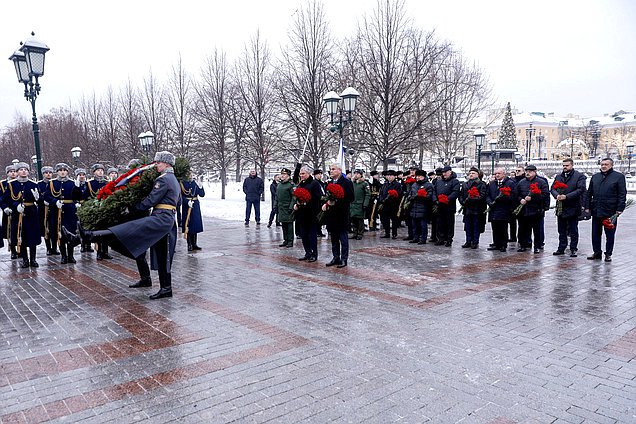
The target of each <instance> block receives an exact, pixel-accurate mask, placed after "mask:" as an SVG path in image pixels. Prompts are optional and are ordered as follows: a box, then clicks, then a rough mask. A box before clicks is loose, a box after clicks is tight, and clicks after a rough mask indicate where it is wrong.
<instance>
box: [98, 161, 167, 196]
mask: <svg viewBox="0 0 636 424" xmlns="http://www.w3.org/2000/svg"><path fill="white" fill-rule="evenodd" d="M154 165H155V163H154V162H153V163H151V164H149V165H144V166H142V167H139V168H133V169H131V170H130V171H128V172H126V173H124V174H121V175H120V176H119V177H117V179H116V180H115V181H110V182H109V183H108V184H106V185H105V186H104V187H102V188H101V189H100V190H99V192H98V193H97V199H98V200H106V199H107V198H109V197H110V196H112V195H113V194H114V193H115V192H116V191H119V190H125V189H126V187H128V186H133V185H135V184H137V183H138V182H139V178H141V172H143V171H145V170H147V169H150V168H153V167H154ZM133 174H135V175H133ZM131 175H132V178H130V179H129V177H130V176H131ZM122 181H124V182H123V183H122Z"/></svg>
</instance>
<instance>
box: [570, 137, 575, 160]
mask: <svg viewBox="0 0 636 424" xmlns="http://www.w3.org/2000/svg"><path fill="white" fill-rule="evenodd" d="M570 159H574V131H570Z"/></svg>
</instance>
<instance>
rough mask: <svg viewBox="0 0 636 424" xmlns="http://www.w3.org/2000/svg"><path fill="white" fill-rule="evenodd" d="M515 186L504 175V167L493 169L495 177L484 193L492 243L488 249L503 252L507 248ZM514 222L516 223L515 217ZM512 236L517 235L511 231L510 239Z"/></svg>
mask: <svg viewBox="0 0 636 424" xmlns="http://www.w3.org/2000/svg"><path fill="white" fill-rule="evenodd" d="M515 186H516V183H515V180H513V179H512V178H510V177H508V176H507V175H506V170H505V169H504V168H497V169H495V179H494V180H492V181H491V182H490V183H489V184H488V193H487V195H486V202H487V203H488V206H489V208H490V211H489V212H488V220H489V221H490V225H491V227H492V245H491V246H490V247H488V250H498V251H500V252H505V251H506V250H507V248H508V240H509V238H508V224H509V223H510V222H513V220H512V219H511V218H512V216H513V215H512V211H513V209H514V208H515V205H516V203H517V201H516V198H515ZM514 222H515V223H516V218H515V221H514ZM511 231H513V230H512V229H511ZM514 231H516V224H515V230H514ZM513 237H514V239H515V240H516V239H517V235H516V234H512V233H511V234H510V239H512V238H513Z"/></svg>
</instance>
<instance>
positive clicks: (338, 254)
mask: <svg viewBox="0 0 636 424" xmlns="http://www.w3.org/2000/svg"><path fill="white" fill-rule="evenodd" d="M329 234H330V236H331V253H332V255H333V257H334V258H335V259H340V260H342V261H346V260H347V259H349V234H348V232H347V229H346V228H345V229H341V230H340V231H330V232H329Z"/></svg>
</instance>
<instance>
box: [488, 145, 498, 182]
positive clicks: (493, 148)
mask: <svg viewBox="0 0 636 424" xmlns="http://www.w3.org/2000/svg"><path fill="white" fill-rule="evenodd" d="M488 144H490V175H491V176H492V175H494V174H495V154H496V152H497V140H490V141H489V142H488Z"/></svg>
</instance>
